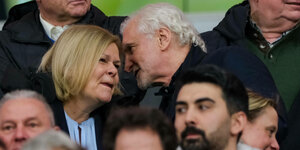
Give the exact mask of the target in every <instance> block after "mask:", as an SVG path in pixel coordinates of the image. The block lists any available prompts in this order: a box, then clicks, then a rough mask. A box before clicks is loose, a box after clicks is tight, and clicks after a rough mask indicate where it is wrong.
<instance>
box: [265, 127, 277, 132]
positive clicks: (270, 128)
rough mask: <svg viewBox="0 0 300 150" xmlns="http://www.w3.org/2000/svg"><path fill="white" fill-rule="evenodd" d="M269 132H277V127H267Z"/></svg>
mask: <svg viewBox="0 0 300 150" xmlns="http://www.w3.org/2000/svg"><path fill="white" fill-rule="evenodd" d="M266 129H267V130H272V131H274V132H276V131H277V128H276V127H275V126H269V127H266Z"/></svg>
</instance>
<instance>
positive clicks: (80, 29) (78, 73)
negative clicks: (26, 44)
mask: <svg viewBox="0 0 300 150" xmlns="http://www.w3.org/2000/svg"><path fill="white" fill-rule="evenodd" d="M112 43H114V44H116V45H117V47H118V49H119V53H120V52H121V51H120V48H121V46H120V39H119V38H118V37H117V36H114V35H112V34H111V33H109V32H108V31H106V30H105V29H103V28H101V27H98V26H94V25H73V26H71V27H70V28H69V29H67V30H66V31H64V32H63V34H62V35H61V36H60V37H59V38H58V40H57V41H56V42H55V43H54V45H53V46H52V47H51V48H50V50H49V51H48V52H47V53H46V54H45V55H44V56H43V58H42V62H41V65H40V66H39V69H38V71H42V72H52V78H53V81H54V85H55V91H56V94H57V97H58V98H59V99H60V100H61V101H63V102H65V101H67V100H68V99H70V98H71V97H72V96H76V95H78V94H79V93H80V92H81V91H83V89H84V88H85V86H86V84H87V82H88V80H89V78H90V76H91V73H92V71H93V70H94V67H95V66H96V64H97V62H98V61H99V59H100V57H101V55H102V54H103V52H104V51H105V50H106V48H107V47H108V46H109V45H110V44H112ZM114 93H120V90H119V88H116V89H115V91H114Z"/></svg>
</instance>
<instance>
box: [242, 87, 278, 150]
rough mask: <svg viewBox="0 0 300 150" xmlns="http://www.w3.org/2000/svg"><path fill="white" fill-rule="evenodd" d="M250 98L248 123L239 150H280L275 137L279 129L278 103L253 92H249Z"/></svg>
mask: <svg viewBox="0 0 300 150" xmlns="http://www.w3.org/2000/svg"><path fill="white" fill-rule="evenodd" d="M248 96H249V116H248V122H247V124H246V127H245V129H244V130H243V134H242V136H241V140H240V141H241V142H240V143H239V148H238V150H279V145H278V142H277V140H276V137H275V135H276V132H277V128H278V115H277V112H276V109H275V108H276V103H275V102H274V100H273V99H269V98H265V97H263V96H261V95H259V94H257V93H255V92H252V91H251V90H248Z"/></svg>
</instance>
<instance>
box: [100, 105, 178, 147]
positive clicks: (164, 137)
mask: <svg viewBox="0 0 300 150" xmlns="http://www.w3.org/2000/svg"><path fill="white" fill-rule="evenodd" d="M103 144H104V149H105V150H175V149H176V147H177V140H176V134H175V128H174V126H173V124H172V123H171V121H170V120H169V119H168V118H167V117H166V116H165V115H164V114H163V113H162V112H160V111H159V110H157V109H153V108H143V107H128V108H122V109H117V110H115V111H113V112H112V113H111V114H110V116H109V117H108V120H107V122H106V124H105V130H104V136H103Z"/></svg>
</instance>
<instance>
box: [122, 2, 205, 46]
mask: <svg viewBox="0 0 300 150" xmlns="http://www.w3.org/2000/svg"><path fill="white" fill-rule="evenodd" d="M134 18H138V31H139V32H141V33H145V34H148V35H150V37H152V36H153V35H154V33H155V31H156V30H158V29H159V28H161V27H167V28H168V29H170V30H171V31H172V32H173V33H175V34H176V35H177V36H178V38H179V41H180V44H181V45H186V44H194V45H198V46H200V47H201V48H202V50H203V51H205V52H206V47H205V43H204V41H203V40H202V39H201V37H200V35H199V32H198V31H197V29H196V28H195V27H194V26H193V25H192V23H191V22H190V21H188V19H187V18H186V17H185V15H184V14H183V12H182V11H181V10H180V9H178V8H177V7H176V6H173V5H171V4H168V3H156V4H149V5H147V6H145V7H144V8H142V9H140V10H139V11H137V12H135V13H134V14H132V15H130V16H129V17H128V18H127V19H126V20H125V21H124V22H123V23H122V24H121V29H120V30H121V33H122V34H123V31H124V28H125V27H126V26H127V24H128V22H130V20H132V19H134Z"/></svg>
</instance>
